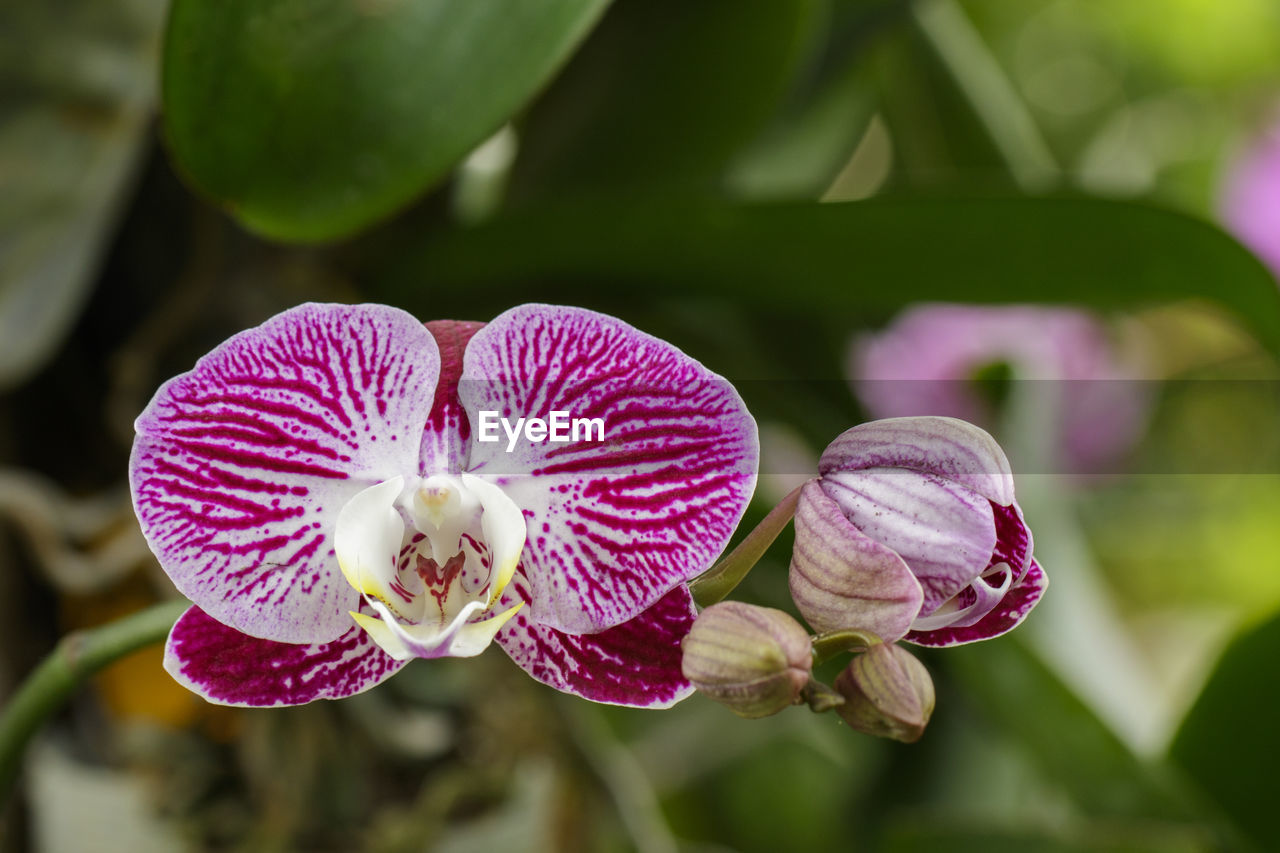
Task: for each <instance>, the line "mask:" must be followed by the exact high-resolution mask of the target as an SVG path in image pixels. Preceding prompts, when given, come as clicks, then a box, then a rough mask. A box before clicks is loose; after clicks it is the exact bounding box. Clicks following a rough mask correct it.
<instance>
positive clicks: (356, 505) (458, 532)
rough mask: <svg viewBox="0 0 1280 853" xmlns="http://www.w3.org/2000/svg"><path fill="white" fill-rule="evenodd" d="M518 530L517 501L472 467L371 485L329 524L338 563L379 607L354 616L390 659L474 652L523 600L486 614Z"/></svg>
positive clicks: (507, 568) (510, 568) (516, 556)
mask: <svg viewBox="0 0 1280 853" xmlns="http://www.w3.org/2000/svg"><path fill="white" fill-rule="evenodd" d="M525 535H526V528H525V523H524V514H523V513H522V512H521V511H520V508H519V507H518V506H516V505H515V503H514V502H513V501H512V500H511V498H509V497H507V495H506V494H505V493H504V492H503V491H502V490H501V489H500V488H498V487H497V486H495V485H493V484H492V483H490V482H488V481H486V480H483V479H481V478H479V477H476V476H474V475H472V474H466V473H463V474H461V475H459V476H452V475H448V474H435V475H432V476H430V477H428V478H426V479H423V478H420V477H414V478H412V479H411V481H410V482H406V478H405V477H403V476H399V477H393V478H391V479H390V480H386V481H384V482H381V483H378V484H377V485H374V486H370V487H369V488H367V489H365V490H364V491H362V492H360V493H359V494H357V495H356V496H355V497H353V498H352V499H351V500H350V501H348V502H347V504H346V505H345V506H344V507H343V508H342V511H341V512H340V513H339V514H338V523H337V527H336V529H335V531H334V552H335V554H336V555H337V558H338V566H339V568H341V569H342V573H343V575H344V576H345V577H346V579H347V582H348V583H350V584H351V585H352V586H353V587H354V588H355V589H357V590H358V591H359V592H360V593H361V595H362V596H363V597H364V600H365V602H366V603H367V604H368V605H369V608H370V609H372V610H373V612H374V614H376V615H371V614H369V613H357V612H352V613H351V618H352V619H354V620H355V621H356V623H357V624H358V625H360V627H362V628H364V630H365V631H367V632H368V633H369V636H370V637H371V638H372V639H373V640H374V642H376V643H377V644H378V645H379V646H381V647H382V649H383V650H384V651H386V652H387V654H389V655H391V656H392V657H394V658H396V659H397V660H406V659H408V658H411V657H441V656H444V655H448V656H452V657H469V656H471V655H477V654H479V653H480V652H481V651H483V650H484V649H485V648H486V647H487V646H488V645H489V643H491V642H492V641H493V638H494V635H495V634H497V632H498V629H500V628H501V627H502V626H503V625H504V624H506V622H507V620H509V619H510V618H511V617H512V616H514V615H515V613H516V611H517V610H519V609H520V607H521V606H522V605H521V604H517V605H515V606H514V607H511V608H508V609H507V610H504V611H502V612H501V613H496V614H495V613H493V612H492V610H493V607H494V605H495V604H496V603H497V602H498V599H499V597H500V596H501V595H502V592H503V590H504V589H505V588H506V586H507V584H508V583H509V582H510V581H511V578H512V577H513V576H514V575H515V571H516V566H517V565H518V564H519V562H520V552H521V551H522V550H523V549H524V542H525Z"/></svg>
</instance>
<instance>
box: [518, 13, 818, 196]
mask: <svg viewBox="0 0 1280 853" xmlns="http://www.w3.org/2000/svg"><path fill="white" fill-rule="evenodd" d="M826 7H827V4H826V2H824V0H700V2H697V3H688V2H657V1H656V0H621V2H618V3H616V4H615V5H614V6H613V7H612V8H611V9H610V10H609V14H608V15H607V16H606V17H605V19H604V21H603V22H602V23H601V25H600V27H599V28H598V29H597V31H596V32H595V34H594V35H593V36H592V38H591V40H590V41H589V42H587V43H586V44H585V45H584V46H583V48H582V50H581V51H580V52H579V53H578V55H577V56H575V57H574V59H573V61H572V62H571V63H570V64H569V65H568V67H567V68H566V69H565V72H564V74H563V75H561V76H560V77H559V78H558V79H557V81H556V83H555V85H553V86H552V87H551V89H550V90H549V91H548V92H547V94H546V95H545V96H544V97H542V98H541V99H539V101H538V103H537V105H536V107H535V108H534V109H533V110H532V111H531V113H530V115H529V117H528V120H527V121H526V122H525V125H524V126H523V127H522V129H521V136H522V139H523V142H522V148H521V152H520V158H519V160H518V161H517V164H516V175H515V179H514V183H515V188H514V193H515V194H516V195H517V196H525V197H528V196H535V195H549V194H552V193H556V194H560V193H564V192H575V191H576V192H599V191H601V189H602V188H603V187H606V186H608V187H617V186H626V187H628V188H631V189H644V190H648V191H653V192H657V191H658V190H659V189H666V188H671V187H684V188H686V189H687V187H688V186H689V185H691V184H693V185H698V186H699V187H701V188H709V187H713V186H714V181H715V179H716V178H717V176H718V175H719V173H720V171H722V170H723V169H724V168H725V166H726V165H727V163H728V161H729V159H730V158H731V157H732V156H733V155H734V154H736V153H737V152H738V151H739V149H741V148H742V146H743V145H744V144H745V143H746V142H748V141H749V140H751V139H752V137H754V136H755V134H757V133H758V132H759V131H760V130H761V129H762V128H763V126H764V125H765V124H766V123H767V122H768V120H769V118H770V117H771V116H772V115H773V113H774V112H775V111H776V110H777V108H778V106H779V104H780V102H781V101H782V99H783V98H784V96H785V95H786V94H787V93H788V91H789V90H790V88H791V86H792V84H793V82H794V81H795V78H796V75H797V73H798V72H799V71H800V70H801V68H802V65H803V63H804V60H805V58H806V57H807V56H808V55H809V53H810V51H811V49H812V48H813V47H814V46H815V44H816V37H817V36H818V35H819V34H820V32H821V31H820V29H819V27H818V25H819V24H820V23H821V22H822V21H823V20H824V19H825V14H824V13H825V11H826Z"/></svg>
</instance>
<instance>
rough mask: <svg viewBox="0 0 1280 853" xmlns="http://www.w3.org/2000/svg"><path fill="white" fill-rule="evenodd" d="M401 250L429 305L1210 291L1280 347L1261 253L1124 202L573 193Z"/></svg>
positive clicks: (1083, 296)
mask: <svg viewBox="0 0 1280 853" xmlns="http://www.w3.org/2000/svg"><path fill="white" fill-rule="evenodd" d="M390 263H391V264H393V265H394V267H395V269H394V270H389V271H388V272H389V274H388V276H387V277H386V280H385V281H384V282H383V286H382V288H381V289H380V290H379V293H380V294H381V295H382V296H383V297H384V298H387V299H391V300H394V301H397V302H400V303H402V304H404V305H405V306H406V307H409V308H412V309H418V310H420V311H421V313H422V314H423V315H424V316H434V315H436V314H437V313H438V310H437V309H438V308H439V302H440V300H442V299H443V300H446V301H447V300H448V298H449V295H450V294H451V293H453V294H462V293H466V294H468V298H469V299H471V300H474V299H476V298H477V296H478V295H479V294H480V293H485V294H486V296H491V297H492V298H493V299H494V300H495V302H501V301H502V300H506V301H508V302H509V301H510V300H511V299H513V298H517V297H519V296H520V295H521V294H522V293H527V290H528V286H529V285H530V283H531V282H539V283H541V284H542V285H543V286H542V288H541V289H540V291H539V292H540V294H541V295H542V297H543V298H553V297H554V298H557V299H563V300H566V301H571V302H572V301H577V302H584V301H587V302H590V303H591V304H593V305H601V306H607V304H609V303H610V302H611V301H617V302H625V301H627V300H631V301H635V300H636V299H637V298H645V299H648V298H651V297H653V296H656V295H660V294H678V293H687V292H689V291H690V290H691V289H696V290H697V291H698V292H699V293H701V294H702V295H703V296H705V297H720V298H724V299H731V300H733V301H735V302H737V303H739V304H743V305H749V306H753V307H756V308H764V309H766V310H774V311H776V310H789V311H796V312H801V313H806V314H814V313H817V314H819V315H821V316H824V317H828V318H831V319H833V320H837V321H838V320H841V319H843V318H847V321H848V324H849V325H854V324H855V323H857V324H860V325H862V324H865V323H867V322H869V321H871V320H875V319H877V318H881V317H884V316H886V315H888V314H889V313H891V312H893V311H895V310H897V309H900V308H902V307H903V306H905V305H907V304H909V303H912V302H916V301H920V300H943V301H965V302H1048V303H1079V304H1085V305H1092V306H1096V307H1099V308H1132V307H1136V306H1141V305H1144V304H1150V303H1155V302H1161V301H1167V300H1175V299H1187V298H1192V297H1195V298H1201V299H1205V300H1214V301H1217V302H1218V303H1220V304H1221V305H1223V306H1225V307H1226V308H1228V309H1230V310H1231V311H1233V312H1234V313H1235V314H1236V316H1237V317H1238V318H1239V319H1240V320H1241V321H1242V322H1243V323H1244V324H1245V325H1246V326H1247V327H1248V328H1250V329H1252V330H1253V332H1254V333H1255V334H1256V335H1257V337H1258V338H1259V340H1260V341H1262V343H1263V344H1265V345H1266V346H1267V347H1268V348H1270V349H1271V351H1272V352H1274V353H1280V291H1278V290H1277V287H1276V283H1275V281H1274V279H1273V278H1272V277H1271V275H1270V273H1268V272H1267V271H1266V269H1265V268H1263V266H1262V265H1261V264H1260V263H1259V262H1258V261H1257V260H1256V259H1255V258H1254V257H1253V256H1252V255H1250V254H1249V253H1248V252H1246V251H1245V250H1244V249H1243V248H1241V247H1240V246H1239V244H1237V243H1236V242H1235V241H1234V240H1232V239H1231V238H1230V237H1228V236H1227V235H1225V234H1224V233H1223V232H1221V231H1220V230H1218V229H1217V228H1215V227H1214V226H1212V225H1210V224H1208V223H1206V222H1203V221H1200V220H1197V219H1194V218H1191V217H1189V216H1185V215H1182V214H1178V213H1172V212H1169V211H1165V210H1159V209H1155V208H1151V207H1146V206H1143V205H1138V204H1132V203H1125V202H1116V201H1103V200H1096V199H1083V198H1071V199H1017V198H1009V199H989V200H977V199H968V200H966V199H955V198H928V199H926V198H917V199H910V198H883V199H875V200H869V201H862V202H850V203H844V204H777V205H727V204H706V203H679V202H665V203H651V204H640V203H632V204H628V205H625V206H609V207H605V206H603V205H600V206H591V207H577V208H561V209H558V210H539V211H537V212H536V214H535V213H532V212H531V213H529V214H525V215H518V216H517V215H512V216H509V217H507V218H503V219H501V220H494V221H492V222H491V223H490V224H487V225H485V226H481V227H478V228H475V229H471V230H458V231H452V232H443V233H438V234H436V235H435V236H433V237H432V238H431V239H429V240H427V241H426V242H425V243H423V244H422V245H421V246H420V247H416V248H415V249H414V250H413V251H412V252H408V253H402V254H399V255H398V256H397V257H396V258H394V259H393V260H391V261H390ZM602 283H608V285H609V286H608V288H602V287H601V284H602ZM428 309H430V310H428Z"/></svg>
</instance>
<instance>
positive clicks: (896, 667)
mask: <svg viewBox="0 0 1280 853" xmlns="http://www.w3.org/2000/svg"><path fill="white" fill-rule="evenodd" d="M835 687H836V690H837V691H838V692H839V693H840V695H841V696H843V697H844V704H843V705H841V706H840V707H839V708H837V713H839V714H840V716H841V717H842V718H843V719H844V721H845V722H846V723H848V724H849V725H850V726H851V727H853V728H854V729H857V730H858V731H860V732H863V733H864V734H869V735H875V736H876V737H887V738H892V739H893V740H900V741H902V742H903V743H915V742H916V741H918V740H919V739H920V736H921V735H922V734H924V727H925V726H926V725H928V723H929V717H930V716H931V715H932V714H933V701H934V696H933V680H932V679H931V678H929V672H928V670H926V669H925V668H924V664H922V663H920V661H918V660H916V659H915V658H914V657H912V655H911V653H910V652H908V651H907V650H906V649H904V648H901V647H900V646H895V645H891V644H889V643H876V644H875V645H873V646H871V647H870V648H868V649H867V650H866V651H865V652H864V653H862V654H860V655H858V656H857V657H855V658H854V659H853V660H852V661H851V662H850V663H849V666H848V667H846V668H845V670H844V672H842V673H840V675H838V676H837V677H836V684H835Z"/></svg>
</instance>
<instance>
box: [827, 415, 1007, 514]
mask: <svg viewBox="0 0 1280 853" xmlns="http://www.w3.org/2000/svg"><path fill="white" fill-rule="evenodd" d="M864 468H904V469H908V470H912V471H921V472H923V473H926V474H933V475H936V476H938V477H942V478H945V479H947V480H954V481H955V482H957V483H960V484H962V485H965V486H968V487H969V488H970V489H973V490H974V491H975V492H977V493H978V494H980V495H982V496H983V497H985V498H987V499H988V500H991V501H994V502H995V503H998V504H1000V505H1001V506H1008V505H1009V504H1011V503H1013V471H1012V470H1011V469H1010V468H1009V459H1008V457H1006V456H1005V455H1004V451H1003V450H1001V449H1000V445H998V444H996V441H995V439H994V438H992V437H991V435H990V434H989V433H988V432H987V431H986V430H983V429H980V428H978V427H976V426H974V425H973V424H970V423H966V422H965V421H962V420H957V419H956V418H939V417H916V418H886V419H884V420H879V421H871V422H869V423H865V424H859V425H858V426H856V427H853V428H852V429H849V430H845V431H844V432H843V433H841V434H840V436H839V437H837V438H836V440H835V441H833V442H831V444H830V445H828V446H827V449H826V450H825V451H823V453H822V459H821V460H819V462H818V473H820V474H822V475H823V476H826V475H827V474H829V473H832V472H836V471H852V470H861V469H864Z"/></svg>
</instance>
